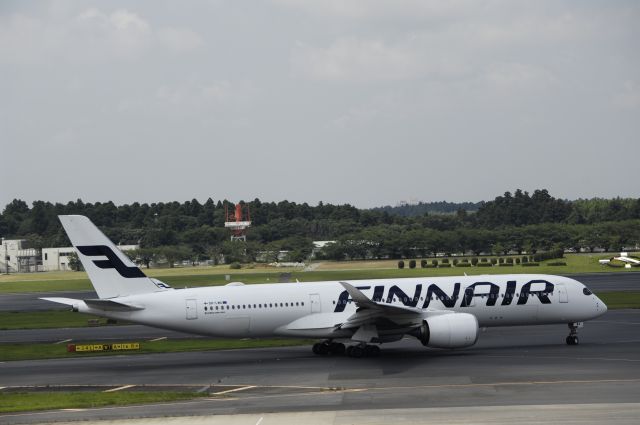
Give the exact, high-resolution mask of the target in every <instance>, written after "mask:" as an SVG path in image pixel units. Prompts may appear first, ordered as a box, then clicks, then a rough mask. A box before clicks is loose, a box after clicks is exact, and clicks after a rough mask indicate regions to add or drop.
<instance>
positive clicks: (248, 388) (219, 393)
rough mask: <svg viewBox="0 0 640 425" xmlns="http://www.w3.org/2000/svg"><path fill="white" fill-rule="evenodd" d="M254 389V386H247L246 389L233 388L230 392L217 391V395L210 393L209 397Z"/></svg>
mask: <svg viewBox="0 0 640 425" xmlns="http://www.w3.org/2000/svg"><path fill="white" fill-rule="evenodd" d="M255 387H256V386H255V385H247V386H246V387H240V388H233V389H231V390H226V391H218V392H217V393H212V394H211V395H222V394H229V393H235V392H237V391H244V390H250V389H251V388H255Z"/></svg>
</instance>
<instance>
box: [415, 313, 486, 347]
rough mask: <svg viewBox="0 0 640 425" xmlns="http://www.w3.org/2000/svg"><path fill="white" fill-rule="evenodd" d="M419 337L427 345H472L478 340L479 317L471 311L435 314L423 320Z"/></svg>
mask: <svg viewBox="0 0 640 425" xmlns="http://www.w3.org/2000/svg"><path fill="white" fill-rule="evenodd" d="M417 337H418V339H419V340H420V342H422V345H424V346H426V347H433V348H463V347H470V346H472V345H473V344H475V343H476V341H477V340H478V319H476V316H474V315H473V314H469V313H450V314H438V315H433V316H430V317H427V319H426V320H423V321H422V325H421V326H420V330H419V334H418V335H417Z"/></svg>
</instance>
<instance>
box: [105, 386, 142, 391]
mask: <svg viewBox="0 0 640 425" xmlns="http://www.w3.org/2000/svg"><path fill="white" fill-rule="evenodd" d="M133 387H135V385H123V386H121V387H117V388H111V389H110V390H104V391H103V393H113V392H116V391H121V390H126V389H127V388H133Z"/></svg>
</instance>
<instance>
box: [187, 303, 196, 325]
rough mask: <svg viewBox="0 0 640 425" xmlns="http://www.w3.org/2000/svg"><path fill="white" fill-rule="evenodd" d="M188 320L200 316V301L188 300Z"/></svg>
mask: <svg viewBox="0 0 640 425" xmlns="http://www.w3.org/2000/svg"><path fill="white" fill-rule="evenodd" d="M186 307H187V320H194V319H197V318H198V303H197V300H187V301H186Z"/></svg>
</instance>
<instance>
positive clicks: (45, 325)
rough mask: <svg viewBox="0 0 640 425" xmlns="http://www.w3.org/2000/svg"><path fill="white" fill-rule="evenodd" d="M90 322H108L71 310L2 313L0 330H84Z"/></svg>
mask: <svg viewBox="0 0 640 425" xmlns="http://www.w3.org/2000/svg"><path fill="white" fill-rule="evenodd" d="M89 320H98V321H99V322H98V323H99V324H105V323H106V322H107V319H105V318H100V317H97V316H93V315H90V314H78V313H74V312H73V311H70V310H45V311H1V312H0V330H14V329H54V328H82V327H86V326H88V324H89Z"/></svg>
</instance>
